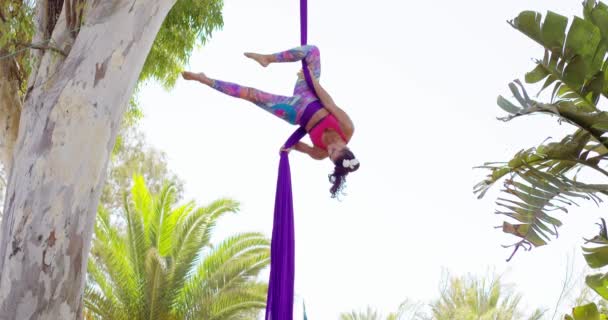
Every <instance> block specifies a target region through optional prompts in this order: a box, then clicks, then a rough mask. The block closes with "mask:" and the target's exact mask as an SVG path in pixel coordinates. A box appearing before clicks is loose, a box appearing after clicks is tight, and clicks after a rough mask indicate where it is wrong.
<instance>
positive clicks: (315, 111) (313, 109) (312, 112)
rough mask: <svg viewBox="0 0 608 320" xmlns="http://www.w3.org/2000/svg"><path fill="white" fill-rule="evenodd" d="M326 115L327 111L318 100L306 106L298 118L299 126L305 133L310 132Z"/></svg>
mask: <svg viewBox="0 0 608 320" xmlns="http://www.w3.org/2000/svg"><path fill="white" fill-rule="evenodd" d="M328 115H329V111H327V109H325V108H323V105H322V104H321V102H320V101H319V100H315V101H313V102H311V103H309V104H308V105H307V106H306V109H305V110H304V112H303V114H302V116H301V117H300V125H301V126H303V127H304V128H305V129H306V131H307V132H310V130H312V129H313V128H314V127H315V126H316V125H317V124H319V123H320V122H321V121H322V120H323V119H325V117H327V116H328Z"/></svg>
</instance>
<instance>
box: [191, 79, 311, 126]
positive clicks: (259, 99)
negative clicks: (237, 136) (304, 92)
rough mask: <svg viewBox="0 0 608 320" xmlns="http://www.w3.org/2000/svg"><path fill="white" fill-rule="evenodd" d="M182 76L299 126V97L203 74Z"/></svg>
mask: <svg viewBox="0 0 608 320" xmlns="http://www.w3.org/2000/svg"><path fill="white" fill-rule="evenodd" d="M182 76H183V77H184V79H186V80H196V81H199V82H201V83H203V84H206V85H208V86H210V87H212V88H213V89H215V90H217V91H220V92H222V93H224V94H227V95H229V96H232V97H236V98H241V99H245V100H247V101H250V102H253V103H255V104H256V105H257V106H259V107H260V108H262V109H264V110H266V111H268V112H270V113H272V114H274V115H275V116H277V117H279V118H281V119H284V120H286V121H287V122H289V123H291V124H297V117H298V115H299V113H300V112H298V110H297V109H298V106H299V104H298V100H299V97H295V96H294V97H286V96H280V95H276V94H271V93H268V92H264V91H262V90H258V89H255V88H251V87H246V86H241V85H239V84H236V83H232V82H227V81H221V80H215V79H211V78H209V77H207V76H206V75H205V74H204V73H202V72H201V73H193V72H188V71H184V72H182Z"/></svg>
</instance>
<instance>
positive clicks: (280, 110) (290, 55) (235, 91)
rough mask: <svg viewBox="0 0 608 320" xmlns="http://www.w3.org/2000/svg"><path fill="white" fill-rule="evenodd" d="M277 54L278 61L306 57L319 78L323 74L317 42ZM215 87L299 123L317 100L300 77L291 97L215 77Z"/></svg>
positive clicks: (292, 122) (291, 60) (275, 56)
mask: <svg viewBox="0 0 608 320" xmlns="http://www.w3.org/2000/svg"><path fill="white" fill-rule="evenodd" d="M273 56H274V58H275V60H276V62H294V61H300V60H302V59H305V60H306V63H307V64H308V66H310V67H311V69H312V73H313V75H314V76H315V77H317V78H319V77H320V76H321V56H320V53H319V49H318V48H317V47H315V46H311V45H306V46H301V47H297V48H293V49H290V50H287V51H283V52H279V53H275V54H273ZM212 87H213V88H214V89H216V90H218V91H220V92H223V93H225V94H227V95H230V96H233V97H237V98H241V99H245V100H248V101H251V102H253V103H255V104H256V105H257V106H259V107H260V108H262V109H264V110H266V111H268V112H270V113H272V114H274V115H275V116H277V117H279V118H281V119H283V120H285V121H287V122H289V123H291V124H299V120H300V117H301V116H302V113H303V112H304V109H305V108H306V106H307V105H308V104H309V103H311V102H313V101H315V100H317V97H316V95H315V94H314V92H313V91H311V89H310V88H308V85H307V84H306V81H305V80H304V79H303V78H298V80H297V82H296V85H295V88H294V90H293V95H292V96H291V97H287V96H280V95H276V94H271V93H267V92H264V91H261V90H258V89H255V88H250V87H245V86H241V85H238V84H236V83H230V82H226V81H221V80H213V84H212Z"/></svg>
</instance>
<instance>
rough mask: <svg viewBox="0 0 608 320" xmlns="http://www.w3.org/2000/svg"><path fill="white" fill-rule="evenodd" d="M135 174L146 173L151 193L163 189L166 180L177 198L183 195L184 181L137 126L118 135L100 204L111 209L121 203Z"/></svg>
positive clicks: (163, 154) (119, 205)
mask: <svg viewBox="0 0 608 320" xmlns="http://www.w3.org/2000/svg"><path fill="white" fill-rule="evenodd" d="M135 174H139V175H142V176H143V177H144V179H145V180H146V183H147V184H148V188H150V190H151V192H152V193H158V192H160V190H161V189H162V186H163V183H164V182H168V183H170V184H171V185H173V188H174V189H175V193H176V198H177V199H180V198H181V195H182V192H183V189H184V188H183V181H181V180H180V179H179V178H178V177H177V176H176V175H175V174H174V173H172V172H171V171H170V170H169V168H168V166H167V159H166V155H165V153H164V152H162V151H159V150H156V149H154V148H152V147H150V146H148V145H147V144H146V142H145V137H144V135H143V133H141V132H140V131H138V130H137V128H135V127H127V128H126V129H124V130H123V132H121V134H120V135H119V137H118V139H117V142H116V145H115V147H114V152H113V155H112V158H111V161H110V163H109V166H108V176H107V178H106V183H105V185H104V189H103V192H102V194H101V200H100V201H101V204H102V205H103V206H104V207H105V208H106V209H108V210H110V212H114V211H116V210H117V209H120V208H121V207H122V194H123V192H124V191H125V190H129V189H130V188H131V182H132V181H133V180H132V179H133V175H135Z"/></svg>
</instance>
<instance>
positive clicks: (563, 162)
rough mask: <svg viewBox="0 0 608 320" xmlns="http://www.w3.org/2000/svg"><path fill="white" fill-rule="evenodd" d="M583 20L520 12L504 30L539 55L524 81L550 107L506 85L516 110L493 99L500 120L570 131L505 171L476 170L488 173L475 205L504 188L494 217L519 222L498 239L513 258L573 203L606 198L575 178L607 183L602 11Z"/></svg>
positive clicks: (602, 189)
mask: <svg viewBox="0 0 608 320" xmlns="http://www.w3.org/2000/svg"><path fill="white" fill-rule="evenodd" d="M583 13H584V18H579V17H575V18H573V19H572V21H571V22H570V23H569V22H568V18H566V17H564V16H561V15H559V14H556V13H554V12H551V11H549V12H548V13H547V14H546V15H545V18H544V20H543V17H542V15H541V14H539V13H537V12H532V11H524V12H522V13H520V14H519V15H518V16H517V17H516V18H515V19H514V20H513V21H510V22H509V23H510V24H511V25H512V26H513V27H514V28H515V29H517V30H519V31H520V32H522V33H523V34H525V35H527V36H528V37H530V38H531V39H533V40H534V41H536V42H537V43H539V44H540V45H542V46H543V47H544V48H545V54H544V57H543V58H542V59H540V60H537V61H536V66H535V67H534V69H533V70H532V71H530V72H528V73H527V74H526V76H525V80H526V82H527V83H528V84H534V83H538V84H541V83H542V86H541V89H540V92H542V91H543V90H545V89H547V88H549V87H552V90H551V94H550V95H549V101H548V102H542V101H537V100H535V99H532V98H530V96H529V95H528V93H527V91H526V89H525V87H524V85H523V84H522V83H521V82H520V81H519V80H516V81H514V82H513V83H510V84H509V89H510V91H511V93H512V94H513V97H514V98H515V101H516V103H512V102H511V101H509V100H508V99H506V98H504V97H502V96H499V97H498V100H497V103H498V106H499V107H500V108H501V109H503V110H504V111H506V112H507V113H508V116H506V117H503V118H500V119H501V120H503V121H509V120H512V119H514V118H517V117H520V116H525V115H532V114H545V115H550V116H554V117H557V118H558V120H559V121H560V122H566V123H568V124H571V125H572V126H573V127H575V128H576V131H575V132H574V133H572V134H569V135H566V136H565V137H564V138H563V139H561V140H560V141H555V142H549V143H547V142H545V143H543V144H541V145H540V146H538V147H536V148H531V149H526V150H521V151H520V152H518V153H517V154H515V156H514V157H513V158H512V159H511V160H510V161H508V162H506V163H486V164H484V165H483V166H482V168H485V169H489V170H490V173H489V174H488V176H487V177H486V179H484V181H482V182H480V183H479V184H477V185H476V186H475V188H474V192H476V193H478V195H479V197H480V198H481V197H483V196H484V195H485V193H486V191H487V190H488V189H489V188H490V187H491V186H493V185H494V184H495V183H496V182H498V181H500V180H502V181H504V183H503V185H504V188H503V190H502V191H503V193H502V194H503V196H501V197H499V198H498V200H497V205H498V207H499V209H498V210H497V213H499V214H503V215H506V216H507V217H509V218H512V219H514V220H515V221H517V223H515V224H513V223H510V222H507V221H505V222H504V223H503V232H506V233H509V234H513V235H515V236H517V237H519V238H520V239H521V240H520V241H518V242H517V243H515V244H514V245H513V246H514V248H515V249H514V251H513V254H514V253H515V252H516V251H517V250H518V249H519V248H522V247H523V248H525V249H527V250H529V249H531V248H532V247H533V246H542V245H545V244H546V243H547V242H548V241H549V240H550V239H551V237H552V236H555V237H557V235H558V231H557V228H558V227H560V226H561V224H562V223H561V221H560V220H559V219H558V218H557V217H556V216H555V214H556V213H559V212H567V209H566V207H567V206H568V205H572V204H576V201H577V200H593V201H595V202H596V203H599V202H600V198H599V195H602V194H607V193H608V185H604V184H601V185H598V184H586V183H583V182H581V181H580V179H578V178H579V176H578V175H577V174H578V172H579V171H581V170H592V171H595V172H596V173H600V174H601V175H603V176H605V177H608V171H606V170H605V169H603V168H604V167H605V164H604V161H605V160H607V159H606V157H607V156H608V139H606V138H605V135H606V133H607V132H608V112H606V111H602V110H600V109H599V107H598V105H599V103H600V99H601V98H602V97H604V98H605V97H607V96H608V95H607V94H608V81H606V80H607V77H608V74H607V72H606V68H607V67H608V63H607V62H608V59H606V56H607V52H608V51H607V50H608V7H607V6H606V5H604V4H603V3H601V2H596V1H584V2H583ZM540 92H539V93H540ZM509 259H510V258H509Z"/></svg>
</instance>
